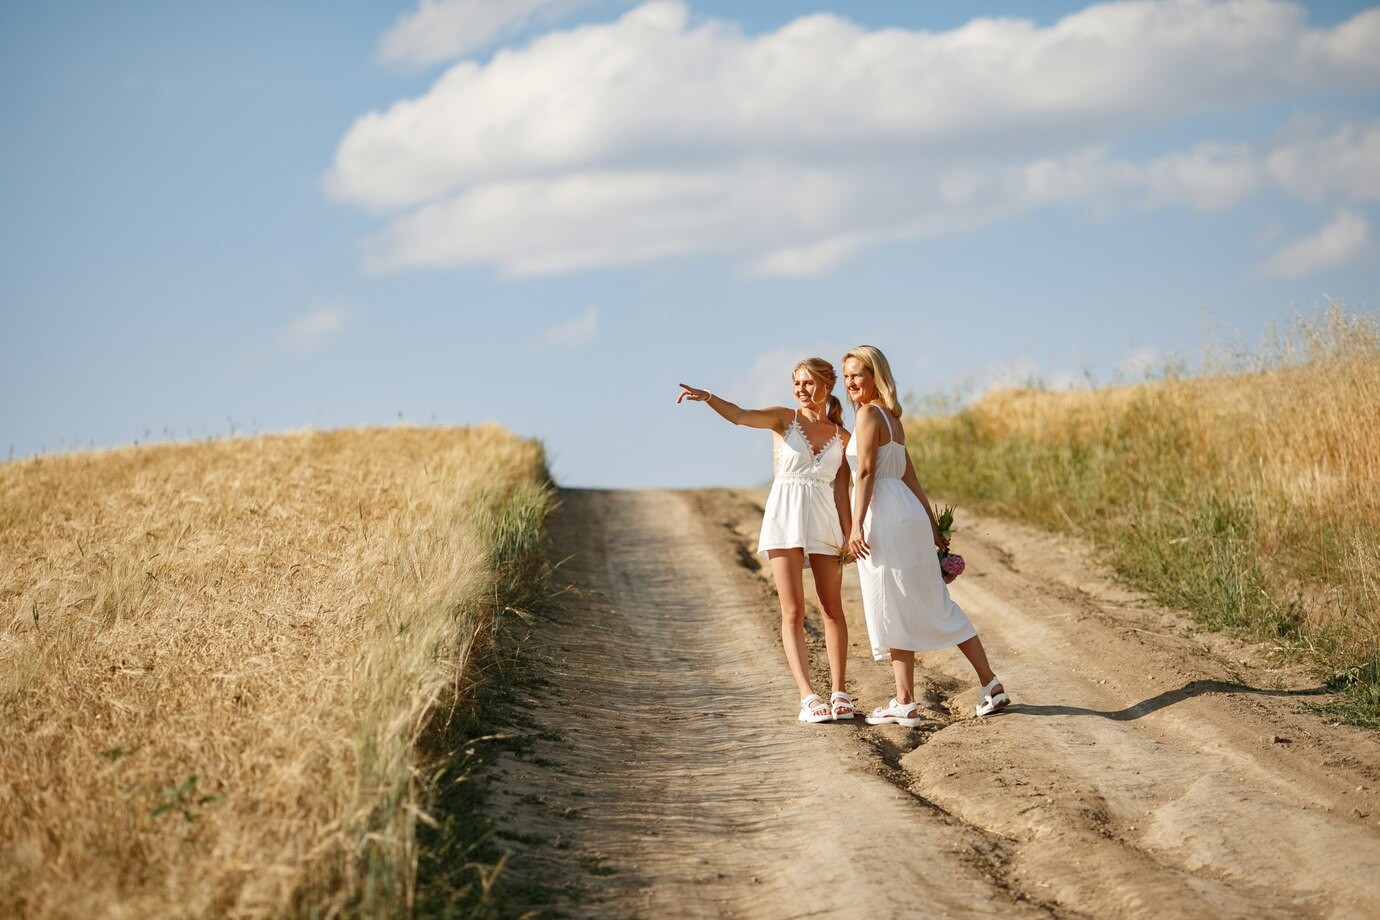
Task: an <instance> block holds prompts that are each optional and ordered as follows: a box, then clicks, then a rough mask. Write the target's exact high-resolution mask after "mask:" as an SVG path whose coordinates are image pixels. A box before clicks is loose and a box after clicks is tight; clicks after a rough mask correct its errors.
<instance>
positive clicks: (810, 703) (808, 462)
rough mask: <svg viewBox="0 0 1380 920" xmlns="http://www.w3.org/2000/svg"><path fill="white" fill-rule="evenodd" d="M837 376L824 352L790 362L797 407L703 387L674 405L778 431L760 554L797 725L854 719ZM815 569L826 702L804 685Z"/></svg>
mask: <svg viewBox="0 0 1380 920" xmlns="http://www.w3.org/2000/svg"><path fill="white" fill-rule="evenodd" d="M836 380H837V374H836V373H835V371H834V367H833V365H832V364H830V363H829V362H828V361H825V360H824V359H823V358H807V359H806V360H804V361H801V362H800V363H799V364H797V365H796V366H795V368H794V369H793V370H792V372H791V381H792V385H793V387H794V391H795V397H796V401H797V402H798V403H799V407H798V408H795V409H790V408H787V407H785V406H771V407H769V408H766V409H743V408H741V407H740V406H737V405H734V404H733V403H731V402H729V401H728V400H726V399H723V398H721V397H718V396H715V395H714V394H713V393H711V392H709V391H708V390H700V389H696V388H695V387H691V386H686V385H685V384H683V383H682V384H681V385H680V386H681V393H680V395H679V396H678V397H676V402H678V403H679V402H680V401H681V400H682V399H689V400H692V401H694V402H702V403H705V404H706V405H708V406H709V407H710V408H711V409H713V410H714V411H715V412H717V413H718V414H719V415H721V416H723V417H724V418H726V419H727V420H728V421H730V422H732V423H733V424H735V425H745V426H747V427H749V428H766V429H770V430H771V431H772V433H773V434H774V436H775V446H776V450H775V456H776V463H775V474H774V476H773V478H772V485H771V492H770V493H769V494H768V496H767V504H766V508H765V510H764V513H763V515H762V533H761V537H760V539H759V540H758V544H757V551H758V552H759V553H761V554H762V555H764V556H766V557H767V559H768V561H769V564H770V565H771V573H772V578H773V579H774V580H775V582H776V594H777V597H778V598H779V599H780V601H781V644H782V645H783V646H785V649H786V663H787V664H788V665H789V666H790V669H791V676H792V677H794V678H795V683H796V689H797V690H798V691H799V693H800V712H799V715H798V718H799V719H800V721H802V722H833V721H839V720H846V719H852V718H853V700H852V698H851V697H850V696H849V695H848V691H847V689H846V686H845V678H846V673H845V671H846V667H847V663H848V623H847V621H846V620H845V619H844V616H843V594H842V585H843V560H842V558H841V557H842V553H843V547H844V544H845V543H846V538H845V533H846V531H845V528H846V527H847V526H848V523H849V520H850V515H849V507H848V500H849V498H848V484H849V473H848V464H847V463H846V462H845V461H844V448H845V447H846V446H847V443H848V437H849V435H848V432H847V431H846V430H845V429H844V427H843V405H842V404H841V403H840V402H839V400H838V397H836V396H834V395H833V394H832V390H833V389H834V384H835V382H836ZM807 566H808V567H809V569H810V571H811V573H812V575H813V576H814V582H815V591H816V593H817V594H818V595H819V605H820V608H821V610H822V611H823V619H824V646H825V650H826V652H827V654H828V657H829V676H830V683H831V685H832V689H833V692H832V693H831V694H830V697H829V701H828V702H825V701H824V700H823V699H821V698H820V696H819V695H818V694H817V693H815V691H814V687H813V686H812V685H811V682H810V661H809V652H808V650H807V649H806V646H805V586H804V569H805V568H806V567H807Z"/></svg>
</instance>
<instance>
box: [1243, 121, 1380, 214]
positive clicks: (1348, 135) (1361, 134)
mask: <svg viewBox="0 0 1380 920" xmlns="http://www.w3.org/2000/svg"><path fill="white" fill-rule="evenodd" d="M1317 130H1318V129H1317V126H1316V125H1314V124H1312V123H1311V122H1306V121H1305V122H1302V123H1301V124H1299V125H1296V126H1295V127H1294V129H1293V131H1292V132H1291V133H1292V134H1293V135H1294V137H1293V138H1292V139H1290V140H1287V141H1285V142H1283V143H1281V144H1280V145H1279V146H1278V148H1277V149H1275V150H1274V151H1273V152H1272V153H1271V154H1270V155H1269V156H1268V157H1267V158H1266V161H1265V162H1266V168H1267V169H1268V170H1269V173H1270V176H1271V178H1273V179H1274V180H1275V181H1276V182H1278V183H1279V184H1280V185H1281V186H1283V187H1284V188H1285V189H1287V190H1288V191H1290V192H1291V193H1293V194H1295V195H1298V196H1299V197H1301V198H1306V199H1308V200H1310V201H1317V200H1319V199H1323V198H1326V197H1328V196H1331V195H1338V194H1340V195H1343V196H1346V197H1349V198H1353V199H1359V200H1364V201H1380V121H1371V122H1369V123H1350V124H1345V125H1342V126H1341V127H1340V128H1338V129H1337V130H1336V131H1334V132H1333V133H1332V134H1330V135H1327V136H1322V137H1319V136H1317V135H1316V131H1317Z"/></svg>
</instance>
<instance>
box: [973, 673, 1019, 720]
mask: <svg viewBox="0 0 1380 920" xmlns="http://www.w3.org/2000/svg"><path fill="white" fill-rule="evenodd" d="M999 683H1001V680H1000V679H999V678H998V677H997V676H996V675H995V674H994V675H992V679H991V680H990V681H988V682H987V686H985V687H983V688H982V701H981V702H980V703H978V704H977V714H978V715H980V716H986V715H991V714H992V713H994V712H996V711H997V710H999V709H1005V708H1006V706H1007V704H1008V703H1010V702H1011V697H1009V696H1007V695H1006V688H1005V687H1003V688H1002V689H1001V690H999V691H998V692H997V693H995V694H994V693H993V692H992V688H993V687H995V686H996V685H997V684H999Z"/></svg>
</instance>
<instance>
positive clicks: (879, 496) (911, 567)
mask: <svg viewBox="0 0 1380 920" xmlns="http://www.w3.org/2000/svg"><path fill="white" fill-rule="evenodd" d="M843 381H844V386H845V387H846V388H847V390H848V399H849V401H850V402H852V403H853V407H854V409H855V410H856V412H857V426H856V429H855V432H854V436H853V440H852V442H851V443H850V444H849V445H848V457H849V460H850V461H851V462H852V464H853V466H854V468H855V470H856V471H857V482H856V484H855V487H854V491H853V521H852V525H851V527H850V533H849V540H848V549H849V552H850V553H851V554H852V555H853V557H854V558H855V559H856V560H857V562H858V581H859V583H860V584H861V586H862V596H863V616H864V618H865V619H866V620H867V635H868V638H869V639H870V640H871V643H872V657H873V658H875V659H876V660H877V661H886V660H888V659H890V661H891V670H892V675H893V677H895V679H896V696H895V697H894V698H893V699H892V701H891V703H890V704H889V705H887V706H883V707H879V708H878V709H876V710H874V711H873V712H872V714H871V715H870V716H868V717H867V722H868V724H869V725H880V724H883V723H887V722H894V723H897V724H900V725H905V726H908V727H914V726H916V725H919V724H920V716H919V710H918V708H917V706H916V703H915V654H916V652H932V651H937V650H939V649H942V648H949V647H950V646H954V645H957V646H958V648H959V651H961V652H963V655H964V657H966V658H967V659H968V663H969V664H971V665H972V666H973V670H974V671H976V672H977V677H978V680H979V681H981V682H982V685H983V686H982V695H981V698H980V699H979V701H978V704H977V714H978V715H980V716H982V715H987V714H989V713H992V712H996V711H997V710H998V709H1001V708H1002V707H1004V706H1005V705H1006V704H1007V703H1009V702H1010V699H1009V698H1008V697H1007V695H1006V691H1005V688H1003V687H1002V684H1001V681H999V680H998V679H997V676H996V675H995V674H993V673H992V668H991V666H990V665H989V664H988V663H987V653H986V651H985V650H984V649H983V647H982V640H981V639H979V638H978V635H977V630H975V629H973V624H972V623H970V622H969V621H968V617H967V615H966V614H964V612H963V610H962V608H960V607H959V606H958V604H955V603H954V601H953V599H952V598H951V597H949V589H948V587H947V586H946V585H945V584H944V579H943V576H942V575H941V574H940V571H939V557H938V555H937V554H936V553H935V547H936V546H943V547H944V548H946V549H947V548H948V543H947V541H946V540H945V539H944V538H943V537H942V536H941V535H940V533H939V524H938V522H937V521H935V518H934V510H933V509H932V508H931V507H930V500H929V497H928V496H926V495H925V490H924V489H923V488H922V487H921V486H920V480H919V478H918V477H917V476H916V475H915V467H914V465H913V464H912V463H911V460H910V453H909V452H908V451H907V450H906V434H905V430H904V429H903V428H902V427H901V405H900V403H899V402H898V401H897V399H896V381H895V380H894V379H893V378H892V376H891V366H890V364H888V362H887V360H886V356H885V355H883V354H882V353H881V352H880V351H879V350H877V349H876V348H875V347H873V346H871V345H860V346H858V347H857V348H854V349H853V350H852V351H850V352H848V354H847V355H845V356H844V358H843Z"/></svg>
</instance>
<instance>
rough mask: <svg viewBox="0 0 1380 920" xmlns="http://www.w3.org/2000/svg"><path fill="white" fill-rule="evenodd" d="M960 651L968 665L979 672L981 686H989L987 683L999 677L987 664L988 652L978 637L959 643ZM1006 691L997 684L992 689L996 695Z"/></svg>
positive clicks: (978, 677)
mask: <svg viewBox="0 0 1380 920" xmlns="http://www.w3.org/2000/svg"><path fill="white" fill-rule="evenodd" d="M958 650H959V651H960V652H962V653H963V657H964V658H967V659H968V663H969V664H970V665H972V666H973V670H974V671H976V672H977V679H978V683H979V684H980V685H982V686H984V687H985V686H987V682H988V681H989V680H991V679H992V678H994V677H996V676H997V675H996V674H995V673H994V672H993V671H992V666H991V665H990V664H988V663H987V651H986V650H985V649H984V648H983V647H982V640H981V639H979V638H978V637H977V636H973V638H971V639H965V640H964V641H962V642H960V643H958ZM1005 689H1006V688H1005V687H1003V686H1002V685H1001V684H997V685H996V686H995V687H993V688H992V692H993V693H996V692H997V691H998V690H1005Z"/></svg>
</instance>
